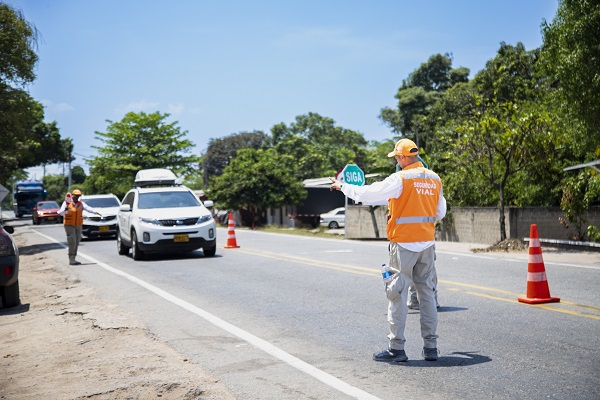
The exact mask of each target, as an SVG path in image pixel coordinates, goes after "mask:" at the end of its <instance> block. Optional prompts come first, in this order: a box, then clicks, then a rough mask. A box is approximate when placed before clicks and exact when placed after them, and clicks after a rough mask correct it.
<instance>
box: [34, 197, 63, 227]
mask: <svg viewBox="0 0 600 400" xmlns="http://www.w3.org/2000/svg"><path fill="white" fill-rule="evenodd" d="M58 210H60V206H59V205H58V203H57V202H55V201H51V200H48V201H38V202H37V203H35V206H34V207H33V212H32V214H31V221H32V222H33V224H34V225H40V224H43V223H44V222H53V223H58V224H60V223H62V222H63V216H62V215H59V214H58Z"/></svg>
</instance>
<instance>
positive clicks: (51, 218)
mask: <svg viewBox="0 0 600 400" xmlns="http://www.w3.org/2000/svg"><path fill="white" fill-rule="evenodd" d="M46 219H47V220H48V221H52V220H53V219H54V217H48V218H46Z"/></svg>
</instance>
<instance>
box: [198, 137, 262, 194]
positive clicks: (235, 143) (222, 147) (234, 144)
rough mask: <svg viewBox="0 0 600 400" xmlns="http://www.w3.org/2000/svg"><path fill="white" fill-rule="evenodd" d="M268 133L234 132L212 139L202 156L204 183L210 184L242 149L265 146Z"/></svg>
mask: <svg viewBox="0 0 600 400" xmlns="http://www.w3.org/2000/svg"><path fill="white" fill-rule="evenodd" d="M266 141H267V135H266V134H264V133H263V132H261V131H253V132H240V133H232V134H231V135H229V136H226V137H223V138H218V139H210V140H209V141H208V148H207V149H206V153H204V155H203V156H202V170H203V175H204V185H205V186H208V184H209V182H210V180H211V179H212V178H213V177H216V176H219V175H221V174H222V173H223V171H224V170H225V167H227V165H229V163H230V161H231V160H232V159H234V158H235V157H236V155H237V152H238V150H241V149H260V148H263V147H265V143H266Z"/></svg>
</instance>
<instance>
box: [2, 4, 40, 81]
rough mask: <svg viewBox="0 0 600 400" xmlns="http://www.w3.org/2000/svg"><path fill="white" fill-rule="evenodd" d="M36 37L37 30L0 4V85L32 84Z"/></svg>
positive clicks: (12, 9)
mask: <svg viewBox="0 0 600 400" xmlns="http://www.w3.org/2000/svg"><path fill="white" fill-rule="evenodd" d="M37 37H38V33H37V29H36V28H35V26H34V25H33V24H32V23H30V22H28V21H27V20H26V19H25V17H24V16H23V13H22V12H21V11H20V10H17V9H15V8H13V7H12V6H10V5H8V4H5V3H0V83H2V84H6V85H11V84H15V85H17V86H22V85H25V84H27V83H30V82H33V80H34V79H35V73H34V72H33V69H34V67H35V65H36V63H37V61H38V56H37V54H36V53H35V51H34V47H35V45H36V44H37Z"/></svg>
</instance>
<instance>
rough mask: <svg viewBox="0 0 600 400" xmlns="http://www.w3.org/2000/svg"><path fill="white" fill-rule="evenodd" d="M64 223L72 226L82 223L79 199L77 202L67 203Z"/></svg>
mask: <svg viewBox="0 0 600 400" xmlns="http://www.w3.org/2000/svg"><path fill="white" fill-rule="evenodd" d="M64 224H65V225H72V226H82V225H83V205H82V204H81V201H78V202H77V204H75V203H69V204H68V205H67V212H66V213H65V215H64Z"/></svg>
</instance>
